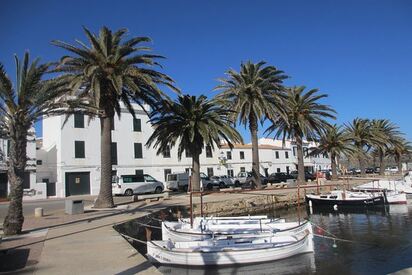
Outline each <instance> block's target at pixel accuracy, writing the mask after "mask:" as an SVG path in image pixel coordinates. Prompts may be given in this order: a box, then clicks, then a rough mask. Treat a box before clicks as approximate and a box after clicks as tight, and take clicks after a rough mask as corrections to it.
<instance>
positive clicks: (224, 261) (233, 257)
mask: <svg viewBox="0 0 412 275" xmlns="http://www.w3.org/2000/svg"><path fill="white" fill-rule="evenodd" d="M164 243H166V242H165V241H152V242H148V243H147V255H148V258H149V260H150V261H152V262H155V263H160V264H166V265H183V266H205V265H218V266H222V265H244V264H254V263H262V262H269V261H275V260H280V259H284V258H288V257H291V256H294V255H298V254H303V253H309V252H313V238H312V234H307V235H306V236H305V237H304V238H302V239H300V240H299V241H296V242H294V243H290V244H285V245H283V246H281V247H272V248H261V249H247V250H236V249H225V250H222V251H206V252H204V251H190V252H185V251H173V250H169V249H167V248H165V247H162V246H161V245H162V244H164Z"/></svg>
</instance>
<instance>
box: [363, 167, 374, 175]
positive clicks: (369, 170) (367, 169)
mask: <svg viewBox="0 0 412 275" xmlns="http://www.w3.org/2000/svg"><path fill="white" fill-rule="evenodd" d="M365 173H366V174H373V173H375V168H373V167H368V168H366V169H365Z"/></svg>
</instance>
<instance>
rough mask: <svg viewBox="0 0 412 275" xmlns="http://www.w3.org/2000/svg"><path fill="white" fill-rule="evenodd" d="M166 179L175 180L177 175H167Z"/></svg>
mask: <svg viewBox="0 0 412 275" xmlns="http://www.w3.org/2000/svg"><path fill="white" fill-rule="evenodd" d="M167 180H168V181H177V175H167Z"/></svg>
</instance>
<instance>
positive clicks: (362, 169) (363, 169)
mask: <svg viewBox="0 0 412 275" xmlns="http://www.w3.org/2000/svg"><path fill="white" fill-rule="evenodd" d="M358 152H359V157H358V159H359V168H360V171H361V176H365V160H364V159H363V155H362V154H361V153H362V152H363V149H362V147H359V146H358Z"/></svg>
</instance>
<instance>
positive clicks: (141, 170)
mask: <svg viewBox="0 0 412 275" xmlns="http://www.w3.org/2000/svg"><path fill="white" fill-rule="evenodd" d="M135 174H136V175H143V169H137V170H135Z"/></svg>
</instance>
